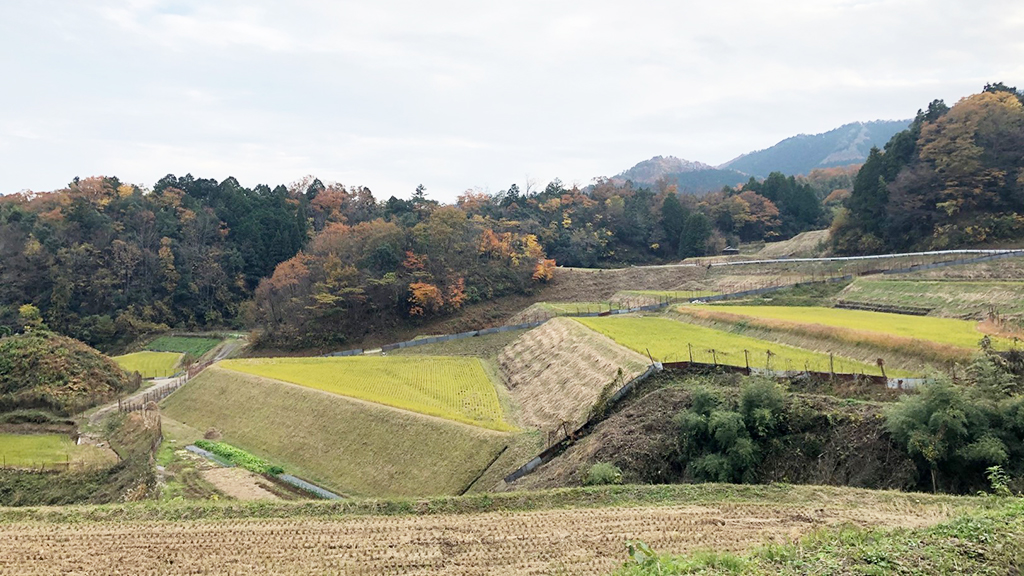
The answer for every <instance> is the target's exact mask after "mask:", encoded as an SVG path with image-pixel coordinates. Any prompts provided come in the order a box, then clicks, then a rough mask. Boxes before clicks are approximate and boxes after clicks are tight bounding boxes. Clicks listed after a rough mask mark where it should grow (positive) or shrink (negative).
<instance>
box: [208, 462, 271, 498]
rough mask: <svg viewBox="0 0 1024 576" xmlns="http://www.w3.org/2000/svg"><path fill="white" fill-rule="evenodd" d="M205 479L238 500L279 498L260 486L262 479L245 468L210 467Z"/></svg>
mask: <svg viewBox="0 0 1024 576" xmlns="http://www.w3.org/2000/svg"><path fill="white" fill-rule="evenodd" d="M202 474H203V479H204V480H206V481H207V482H209V483H210V484H213V486H214V488H216V489H218V490H220V491H221V492H223V493H224V494H227V495H228V496H230V497H232V498H235V499H238V500H278V499H279V498H278V497H277V495H276V494H274V493H273V492H271V491H270V490H267V489H266V488H264V487H262V486H260V484H259V481H260V480H262V478H260V477H259V476H257V475H256V474H253V473H252V472H249V471H248V470H246V469H244V468H209V469H207V470H204V471H203V472H202Z"/></svg>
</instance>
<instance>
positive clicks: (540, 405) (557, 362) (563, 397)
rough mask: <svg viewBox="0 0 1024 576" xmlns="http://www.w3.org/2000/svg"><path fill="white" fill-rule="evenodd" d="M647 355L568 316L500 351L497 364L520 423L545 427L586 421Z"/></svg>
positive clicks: (643, 365) (638, 370) (643, 366)
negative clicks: (600, 398)
mask: <svg viewBox="0 0 1024 576" xmlns="http://www.w3.org/2000/svg"><path fill="white" fill-rule="evenodd" d="M648 363H649V362H648V360H647V358H644V357H643V356H641V355H640V354H637V353H636V352H633V351H632V350H629V349H626V348H624V347H622V346H619V345H618V344H616V343H615V342H614V341H613V340H611V339H610V338H608V337H606V336H603V335H601V334H598V333H597V332H594V331H593V330H591V329H589V328H587V327H585V326H583V325H582V324H580V323H579V322H576V321H574V320H570V319H568V318H555V319H553V320H549V321H548V322H546V323H545V324H543V325H542V326H540V327H539V328H535V329H533V330H531V331H529V332H527V333H526V334H523V335H522V336H521V337H520V338H519V339H517V340H516V341H515V342H513V343H511V344H509V345H508V346H506V347H505V348H504V350H502V352H501V354H499V355H498V366H499V368H500V370H501V373H502V376H503V378H504V379H505V381H506V383H507V385H508V388H509V390H510V391H511V394H512V397H513V399H514V400H515V401H516V402H517V403H518V404H519V406H520V408H521V409H522V412H521V414H520V415H519V419H520V423H521V424H522V425H524V426H528V427H531V428H539V429H541V430H544V431H549V430H553V429H555V428H556V427H557V426H558V425H559V424H560V423H561V422H563V421H568V422H572V423H573V424H575V425H580V424H582V423H583V422H584V421H585V420H586V418H587V414H588V413H589V411H590V408H591V406H593V404H594V401H596V400H597V398H598V396H599V395H600V394H601V390H602V389H603V388H604V387H605V386H607V385H608V384H610V383H611V382H612V381H613V380H615V378H616V375H617V373H618V370H619V368H622V372H623V376H624V381H628V380H629V379H631V378H633V377H634V376H636V375H637V374H640V373H642V372H643V371H644V370H645V369H646V367H647V364H648Z"/></svg>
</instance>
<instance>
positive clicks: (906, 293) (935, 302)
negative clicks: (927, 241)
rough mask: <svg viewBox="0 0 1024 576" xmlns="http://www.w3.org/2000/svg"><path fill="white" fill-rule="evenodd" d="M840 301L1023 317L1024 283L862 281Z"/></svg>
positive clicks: (952, 313) (857, 281)
mask: <svg viewBox="0 0 1024 576" xmlns="http://www.w3.org/2000/svg"><path fill="white" fill-rule="evenodd" d="M839 299H841V300H848V301H851V302H858V303H866V304H884V305H891V306H913V307H916V308H932V309H934V312H933V314H938V315H948V316H953V315H958V316H962V315H964V314H974V315H976V316H977V317H984V316H985V315H986V314H987V313H988V311H989V310H991V309H992V308H995V309H996V310H997V311H998V312H999V313H1000V314H1024V282H1006V281H998V280H990V281H967V280H945V281H943V280H875V279H865V278H861V279H858V280H856V281H855V282H854V283H852V284H850V285H849V286H847V287H846V289H845V290H843V291H842V292H841V293H840V294H839Z"/></svg>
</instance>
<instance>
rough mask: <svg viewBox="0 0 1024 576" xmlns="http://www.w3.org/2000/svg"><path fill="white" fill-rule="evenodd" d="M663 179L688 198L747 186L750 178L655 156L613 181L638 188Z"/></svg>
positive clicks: (701, 165) (690, 162)
mask: <svg viewBox="0 0 1024 576" xmlns="http://www.w3.org/2000/svg"><path fill="white" fill-rule="evenodd" d="M661 179H665V180H666V181H668V183H669V184H675V185H676V187H677V188H678V189H679V191H680V192H682V193H684V194H703V193H705V192H710V191H712V190H720V189H721V188H722V186H735V185H737V184H740V183H743V182H746V181H747V180H749V179H750V176H748V175H746V174H743V173H741V172H737V171H735V170H720V169H718V168H715V167H714V166H711V165H710V164H705V163H703V162H695V161H692V160H684V159H682V158H676V157H675V156H655V157H654V158H651V159H650V160H644V161H642V162H639V163H637V164H636V165H635V166H633V167H632V168H630V169H629V170H624V171H623V172H621V173H619V174H618V175H617V176H615V177H613V178H612V181H614V182H625V181H627V180H629V181H631V182H633V183H634V184H640V185H647V186H650V185H653V184H655V183H656V182H657V181H658V180H661Z"/></svg>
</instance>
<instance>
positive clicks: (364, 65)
mask: <svg viewBox="0 0 1024 576" xmlns="http://www.w3.org/2000/svg"><path fill="white" fill-rule="evenodd" d="M5 4H6V3H5ZM2 16H3V18H0V74H2V77H4V78H5V79H7V80H8V83H9V89H5V90H3V91H0V146H2V147H3V150H4V156H3V160H2V162H3V164H4V169H3V170H0V192H11V191H17V190H20V189H22V188H34V189H48V188H54V187H59V186H62V185H64V184H65V183H66V182H67V181H69V180H70V179H71V178H72V177H73V176H75V175H80V176H86V175H90V174H99V173H107V174H117V175H120V176H122V177H123V178H124V179H126V180H131V181H137V182H140V183H146V184H152V183H153V182H154V181H155V180H156V179H158V178H160V177H161V176H163V175H164V174H166V173H168V172H175V173H184V172H192V173H193V174H195V175H197V176H203V177H215V178H223V177H226V176H228V175H234V176H236V177H237V178H239V180H240V181H241V182H242V183H243V184H246V185H253V184H255V183H258V182H267V183H271V184H276V183H285V182H289V181H292V180H294V179H297V178H299V177H301V176H303V175H305V174H308V173H313V174H317V175H319V176H321V177H322V178H324V179H332V180H339V181H342V182H345V183H349V184H365V185H368V186H370V187H371V188H372V189H374V191H375V192H376V193H377V194H378V195H384V196H386V195H390V194H402V195H405V194H408V193H409V192H410V191H411V190H412V189H413V188H414V187H415V185H416V184H417V183H420V182H422V183H424V184H426V185H427V187H428V189H430V190H431V191H432V192H435V193H436V194H437V195H438V196H439V197H443V198H446V199H451V198H454V196H455V194H457V193H459V192H461V191H462V190H464V189H466V188H470V187H482V188H490V189H492V190H497V189H500V188H504V187H506V186H508V184H509V183H511V182H513V181H518V182H520V183H522V181H523V179H524V177H525V175H526V174H530V175H532V176H533V177H535V178H537V179H538V180H540V181H542V182H546V181H547V180H549V179H551V178H553V177H556V176H558V177H561V178H562V180H563V181H566V182H573V181H578V182H582V183H586V182H588V181H589V180H590V179H591V178H592V177H594V176H598V175H610V174H613V173H615V172H618V171H619V170H621V169H624V168H626V167H628V166H630V165H632V164H633V163H635V162H637V161H639V160H642V159H644V158H646V157H650V156H652V155H655V154H674V155H678V156H682V157H686V158H688V159H694V160H701V161H704V162H708V163H712V164H716V163H720V162H723V161H725V160H728V159H729V158H731V157H733V156H735V155H737V154H740V153H742V152H746V151H749V150H753V149H758V148H764V147H767V146H770V145H771V144H773V143H775V142H776V141H778V140H780V139H782V138H785V137H788V136H791V135H793V134H796V133H800V132H806V133H813V132H820V131H824V130H828V129H831V128H834V127H836V126H838V125H840V124H842V123H845V122H850V121H854V120H870V119H875V118H907V117H910V116H912V115H913V114H914V112H915V111H916V110H917V109H918V108H920V107H923V106H925V105H926V104H927V103H928V102H929V101H930V100H932V99H934V98H945V99H946V100H947V101H955V100H956V99H958V98H959V97H961V96H964V95H967V94H969V93H971V92H974V91H977V90H978V89H979V88H980V87H981V86H982V85H983V84H984V83H985V82H989V81H1000V80H1001V81H1005V82H1008V83H1010V84H1014V83H1017V84H1024V61H1021V59H1020V58H1019V57H1018V56H1019V54H1020V51H1021V48H1022V41H1021V37H1022V35H1021V32H1022V28H1024V7H1022V6H1020V5H1019V4H1018V3H1015V2H1009V1H986V2H972V3H970V4H966V3H960V2H954V1H952V0H943V1H938V2H936V1H932V2H926V1H925V0H880V1H874V2H870V1H869V2H857V1H852V0H799V1H795V2H787V3H785V4H784V5H780V4H778V3H774V4H770V3H763V2H755V1H753V0H746V1H725V2H716V3H681V2H668V1H652V0H639V1H635V2H631V3H628V4H626V3H621V2H614V1H611V0H594V1H591V2H570V1H554V2H552V1H540V0H523V1H520V2H515V3H503V4H500V5H494V4H493V3H481V2H472V1H468V0H467V1H460V0H447V1H439V2H410V1H404V0H383V1H378V2H373V3H367V2H353V1H348V2H331V1H326V0H325V1H312V0H306V1H296V2H288V3H280V2H269V1H267V0H249V1H241V0H229V1H224V2H216V3H211V2H205V1H200V0H127V1H115V0H104V1H100V2H96V3H82V2H74V1H72V0H39V1H32V2H30V1H27V0H14V2H13V3H11V4H9V5H5V7H4V8H3V9H2Z"/></svg>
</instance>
